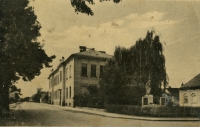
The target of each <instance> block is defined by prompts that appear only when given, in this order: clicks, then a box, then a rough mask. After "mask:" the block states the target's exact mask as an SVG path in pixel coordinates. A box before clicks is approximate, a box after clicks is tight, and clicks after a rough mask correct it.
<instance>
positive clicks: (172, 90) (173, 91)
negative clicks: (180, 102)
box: [167, 88, 179, 97]
mask: <svg viewBox="0 0 200 127" xmlns="http://www.w3.org/2000/svg"><path fill="white" fill-rule="evenodd" d="M167 93H168V94H170V95H171V96H174V97H178V96H179V88H167Z"/></svg>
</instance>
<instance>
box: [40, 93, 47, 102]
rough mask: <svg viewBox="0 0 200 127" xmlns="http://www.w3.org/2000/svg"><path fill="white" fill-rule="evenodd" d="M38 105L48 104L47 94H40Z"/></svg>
mask: <svg viewBox="0 0 200 127" xmlns="http://www.w3.org/2000/svg"><path fill="white" fill-rule="evenodd" d="M40 94H41V97H40V103H48V92H43V91H42V92H41V93H40Z"/></svg>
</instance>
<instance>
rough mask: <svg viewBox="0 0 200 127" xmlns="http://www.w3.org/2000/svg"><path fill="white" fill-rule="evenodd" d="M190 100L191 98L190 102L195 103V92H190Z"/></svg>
mask: <svg viewBox="0 0 200 127" xmlns="http://www.w3.org/2000/svg"><path fill="white" fill-rule="evenodd" d="M191 98H192V99H191V100H192V103H197V96H196V94H195V93H192V94H191Z"/></svg>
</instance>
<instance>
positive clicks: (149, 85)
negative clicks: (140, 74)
mask: <svg viewBox="0 0 200 127" xmlns="http://www.w3.org/2000/svg"><path fill="white" fill-rule="evenodd" d="M150 82H151V80H150V79H149V81H148V82H147V83H146V85H145V87H146V94H147V95H149V94H150V92H151V84H150Z"/></svg>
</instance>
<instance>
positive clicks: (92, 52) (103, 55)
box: [48, 50, 113, 79]
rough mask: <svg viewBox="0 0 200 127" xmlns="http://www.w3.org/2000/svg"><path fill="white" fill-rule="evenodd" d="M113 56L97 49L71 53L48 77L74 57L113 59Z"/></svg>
mask: <svg viewBox="0 0 200 127" xmlns="http://www.w3.org/2000/svg"><path fill="white" fill-rule="evenodd" d="M112 57H113V56H112V55H108V54H106V53H102V52H100V51H95V50H86V51H83V52H79V53H74V54H71V55H70V56H69V57H68V58H67V59H66V60H65V61H63V62H62V63H60V64H59V65H58V67H57V68H56V69H55V70H54V71H53V72H52V73H51V74H50V75H49V77H48V79H49V78H50V77H51V75H53V74H54V73H55V72H57V71H58V69H59V68H60V66H62V65H63V64H66V63H68V62H69V61H70V60H71V59H72V58H86V59H99V60H106V59H111V58H112Z"/></svg>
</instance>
